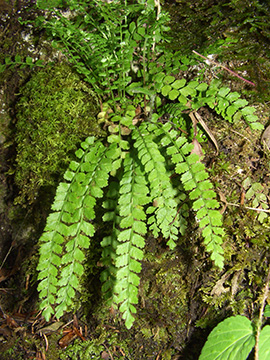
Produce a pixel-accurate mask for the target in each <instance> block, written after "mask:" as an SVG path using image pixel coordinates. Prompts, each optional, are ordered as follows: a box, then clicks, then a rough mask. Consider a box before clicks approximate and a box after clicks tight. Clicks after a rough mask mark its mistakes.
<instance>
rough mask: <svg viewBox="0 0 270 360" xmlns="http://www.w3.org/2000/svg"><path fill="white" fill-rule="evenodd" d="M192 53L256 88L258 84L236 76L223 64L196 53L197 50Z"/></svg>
mask: <svg viewBox="0 0 270 360" xmlns="http://www.w3.org/2000/svg"><path fill="white" fill-rule="evenodd" d="M192 51H193V52H194V54H196V55H198V56H200V57H201V58H203V59H205V60H206V61H208V62H210V63H211V64H213V65H215V66H218V67H221V68H222V69H224V70H226V71H228V72H229V73H231V74H232V75H233V76H236V77H238V78H239V79H241V80H243V81H245V82H246V83H248V84H250V85H252V86H256V84H254V83H253V82H252V81H249V80H247V79H245V78H243V77H242V76H240V75H238V74H236V73H235V72H234V71H232V70H230V69H228V68H227V67H226V66H224V65H221V64H219V63H217V62H215V61H214V60H211V59H209V58H208V57H206V56H203V55H201V54H199V53H198V52H197V51H195V50H192Z"/></svg>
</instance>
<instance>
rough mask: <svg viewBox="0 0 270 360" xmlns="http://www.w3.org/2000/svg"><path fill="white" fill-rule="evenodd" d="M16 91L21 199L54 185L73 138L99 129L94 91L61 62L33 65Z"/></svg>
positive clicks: (74, 142)
mask: <svg viewBox="0 0 270 360" xmlns="http://www.w3.org/2000/svg"><path fill="white" fill-rule="evenodd" d="M20 95H21V96H20V99H19V101H18V103H17V106H16V113H17V119H18V121H17V124H16V139H15V140H16V143H17V158H16V162H17V165H16V172H15V182H16V184H17V186H18V187H19V191H20V194H19V196H18V197H17V202H19V203H22V202H24V201H25V200H28V201H29V202H33V200H34V199H35V197H37V194H38V190H39V189H40V187H48V186H51V185H56V183H57V180H59V177H60V176H61V175H62V174H63V172H64V170H65V168H66V166H67V164H68V162H69V161H70V158H71V154H72V152H73V151H74V150H75V149H76V146H77V145H78V143H79V142H80V141H81V140H82V139H84V138H86V137H87V136H89V135H91V134H94V135H98V134H100V129H99V126H98V125H97V123H96V119H95V115H96V114H97V112H98V105H97V101H96V97H95V95H94V94H93V92H92V91H91V90H90V89H89V88H88V87H87V86H86V85H85V83H84V82H82V81H81V80H80V78H79V76H78V75H77V74H74V73H73V72H72V69H71V68H70V67H69V66H68V65H66V64H64V63H62V64H57V65H55V66H53V67H46V69H44V70H40V71H38V72H37V73H36V74H35V75H34V76H32V77H31V79H30V81H28V82H27V84H26V85H25V86H24V87H23V88H22V89H21V91H20Z"/></svg>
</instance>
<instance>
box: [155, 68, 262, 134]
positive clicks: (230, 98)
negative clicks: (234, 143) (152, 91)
mask: <svg viewBox="0 0 270 360" xmlns="http://www.w3.org/2000/svg"><path fill="white" fill-rule="evenodd" d="M158 75H159V76H160V74H158ZM157 91H158V92H160V93H161V94H162V95H163V96H165V97H167V98H169V99H170V100H176V99H177V100H178V102H177V107H178V109H179V110H181V111H184V110H198V109H199V108H201V107H202V106H205V105H208V106H209V107H210V108H211V109H214V110H215V111H216V112H217V114H220V115H221V116H222V117H223V118H224V119H226V120H228V121H229V122H233V121H235V120H237V119H240V118H244V120H245V121H246V122H247V124H248V125H249V126H250V127H251V128H252V129H256V130H262V129H263V125H262V124H260V123H259V122H258V116H257V115H255V114H254V113H255V111H256V109H255V108H254V107H252V106H248V101H247V100H245V99H241V98H240V94H239V93H238V92H236V91H234V92H232V91H231V89H230V88H228V87H222V86H221V82H220V81H218V80H213V81H212V82H211V83H210V85H208V84H206V83H200V82H199V81H197V80H194V81H190V82H188V83H187V82H186V80H185V79H180V80H179V79H175V77H174V76H171V75H169V76H164V77H162V86H158V88H157Z"/></svg>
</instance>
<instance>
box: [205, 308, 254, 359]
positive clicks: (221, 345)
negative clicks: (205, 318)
mask: <svg viewBox="0 0 270 360" xmlns="http://www.w3.org/2000/svg"><path fill="white" fill-rule="evenodd" d="M254 345H255V334H254V329H253V326H252V323H251V321H250V320H248V319H247V318H246V317H244V316H240V315H237V316H235V317H230V318H228V319H226V320H224V321H222V322H221V323H219V324H218V325H217V326H216V327H215V328H214V330H212V332H211V333H210V335H209V336H208V339H207V341H206V343H205V345H204V347H203V349H202V352H201V355H200V357H199V360H228V359H235V360H246V359H247V357H248V355H249V353H250V352H251V350H252V349H253V347H254Z"/></svg>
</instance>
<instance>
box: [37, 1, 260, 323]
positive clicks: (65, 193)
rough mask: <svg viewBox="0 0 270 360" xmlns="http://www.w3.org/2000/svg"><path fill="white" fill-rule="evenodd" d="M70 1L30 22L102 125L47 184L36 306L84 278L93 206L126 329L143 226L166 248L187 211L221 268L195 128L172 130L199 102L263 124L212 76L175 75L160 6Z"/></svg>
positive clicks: (106, 279)
mask: <svg viewBox="0 0 270 360" xmlns="http://www.w3.org/2000/svg"><path fill="white" fill-rule="evenodd" d="M43 5H44V4H43ZM68 5H69V8H70V9H71V10H72V11H73V12H72V15H71V16H70V18H69V19H68V18H67V17H66V16H64V15H63V13H62V12H61V11H60V10H55V9H54V10H53V14H54V16H53V17H50V18H49V17H47V18H44V17H39V18H38V23H39V24H41V25H42V26H43V27H45V28H46V30H47V31H48V34H50V35H51V36H53V38H54V39H55V41H56V43H57V44H58V45H57V46H58V47H59V48H61V50H62V51H63V52H65V53H66V54H67V56H68V58H69V59H70V61H71V62H72V63H73V65H74V66H75V68H76V70H77V71H78V72H79V73H80V74H82V75H83V76H84V78H85V80H86V81H87V82H89V83H90V84H91V85H92V86H93V89H94V90H95V92H96V93H97V94H98V96H99V99H100V101H102V103H103V105H102V111H101V113H100V114H99V119H100V122H101V123H102V122H103V123H104V124H105V125H104V126H105V127H106V128H107V130H108V132H107V136H106V137H104V138H100V139H97V138H94V137H88V138H87V139H86V140H85V141H84V142H82V144H81V147H80V148H79V149H78V150H77V151H76V156H77V159H76V160H73V161H72V162H71V163H70V166H69V169H68V170H67V171H66V172H65V175H64V179H65V182H62V183H60V184H59V186H58V188H57V192H56V197H55V200H54V203H53V205H52V210H53V212H52V214H51V215H50V216H49V217H48V219H47V225H46V227H45V230H44V233H43V235H42V237H41V240H40V241H41V248H40V261H39V265H38V270H39V271H40V273H39V280H41V281H40V283H39V287H38V289H39V291H40V298H41V299H42V303H41V308H42V309H43V315H44V316H45V318H46V319H49V318H50V316H51V315H52V314H54V313H55V314H56V317H57V318H59V317H61V316H62V315H63V313H64V311H66V310H67V309H68V308H70V307H72V305H73V299H74V297H75V294H76V290H78V288H79V279H80V277H81V276H82V275H83V273H84V267H83V262H84V261H85V254H84V250H85V249H87V248H88V247H89V245H90V240H91V239H92V238H94V234H95V226H94V220H95V219H96V212H97V211H98V213H99V214H100V211H102V212H103V221H104V222H108V223H109V224H110V225H109V228H111V233H110V234H108V235H107V236H105V237H104V238H103V240H102V241H101V246H102V248H103V250H102V255H101V262H102V264H103V266H104V267H105V268H104V271H103V272H102V274H101V280H102V282H103V287H102V289H103V293H104V295H105V297H106V298H109V299H110V301H112V303H113V304H115V305H118V306H119V310H120V312H121V313H122V314H123V318H124V319H125V323H126V326H127V327H128V328H130V327H131V326H132V324H133V322H134V319H135V318H134V314H135V313H136V308H135V305H136V304H137V303H138V286H139V283H140V277H139V274H140V272H141V261H142V259H143V257H144V252H143V249H144V247H145V236H146V234H147V232H149V231H150V232H151V233H152V234H153V235H154V236H155V237H158V235H159V234H161V235H162V236H163V238H164V239H166V241H167V245H168V246H169V248H170V249H174V248H175V246H176V245H177V243H178V242H179V236H181V235H184V234H185V232H186V228H187V226H188V221H187V218H188V216H189V209H192V210H193V211H194V213H195V215H196V220H197V222H198V224H199V227H200V228H201V235H202V238H203V239H204V240H203V241H204V244H205V247H206V250H207V251H208V252H209V253H210V255H211V259H212V260H213V261H214V263H215V265H217V266H218V267H220V268H222V267H223V263H224V256H223V249H222V243H223V239H222V237H223V235H224V230H223V228H222V216H221V214H220V211H219V210H218V208H219V203H218V202H217V200H216V194H215V192H214V190H213V185H212V184H211V182H210V181H209V179H208V174H207V171H206V168H205V165H204V164H203V162H202V161H201V153H200V154H198V150H194V149H195V147H194V145H195V144H196V145H197V143H198V140H200V141H201V139H199V138H200V135H201V132H199V133H198V135H197V138H196V137H195V136H196V134H197V131H196V130H197V129H196V124H194V123H193V130H192V131H191V132H190V133H188V132H186V131H185V130H184V131H182V129H183V128H184V129H188V128H190V127H191V119H193V118H194V115H196V111H197V110H198V109H200V108H201V107H202V106H209V107H210V108H211V109H214V110H215V111H216V112H217V113H218V114H220V115H221V116H222V117H223V118H224V119H226V120H228V121H229V122H237V121H240V118H244V119H245V120H246V122H247V124H248V125H249V126H250V127H251V128H253V129H261V128H262V126H261V124H259V123H258V122H257V116H256V115H254V111H255V109H254V108H252V107H250V106H247V105H248V103H247V101H246V100H244V99H240V94H239V93H237V92H231V91H230V89H229V88H227V87H223V86H222V84H221V83H220V82H219V81H212V82H211V83H210V85H208V84H206V83H203V82H201V81H199V79H197V80H196V79H194V80H193V81H190V82H187V81H186V80H185V79H184V78H177V73H178V72H179V69H182V70H185V69H187V67H188V65H189V63H190V62H192V61H191V60H188V59H187V58H186V57H182V56H181V53H179V52H168V51H166V52H165V51H164V49H165V48H164V44H165V43H166V42H167V41H168V39H167V38H166V36H165V31H167V30H168V28H167V27H166V23H167V21H168V15H167V14H166V13H164V12H163V11H161V12H160V11H159V10H160V9H159V8H158V11H157V12H156V11H155V7H154V6H155V4H154V1H148V2H144V1H143V2H140V3H138V4H133V5H131V4H129V5H128V4H127V3H126V2H125V3H124V6H123V4H122V3H121V4H120V3H119V2H116V1H115V2H112V3H110V4H107V3H106V4H105V3H103V2H101V1H95V3H94V5H93V3H92V2H91V3H89V2H85V3H83V4H82V3H80V4H78V3H77V2H73V1H70V2H69V4H68ZM119 14H120V15H119ZM97 19H98V20H97ZM134 48H135V51H134ZM105 102H106V103H105ZM164 102H167V103H168V102H174V103H175V104H176V105H177V110H178V112H177V115H174V114H173V113H172V115H171V117H170V118H169V121H167V120H163V115H164V112H165V108H164V107H163V104H164ZM136 111H137V113H136ZM186 113H189V114H190V117H188V118H187V117H186V116H185V114H186ZM181 131H182V132H181ZM173 177H175V179H174V180H172V179H173ZM175 180H176V181H175ZM99 199H102V208H100V203H101V202H100V200H99ZM63 254H64V255H63ZM60 267H61V270H60V271H59V269H60ZM54 305H56V307H55V308H54Z"/></svg>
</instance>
